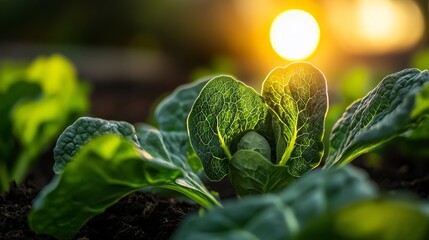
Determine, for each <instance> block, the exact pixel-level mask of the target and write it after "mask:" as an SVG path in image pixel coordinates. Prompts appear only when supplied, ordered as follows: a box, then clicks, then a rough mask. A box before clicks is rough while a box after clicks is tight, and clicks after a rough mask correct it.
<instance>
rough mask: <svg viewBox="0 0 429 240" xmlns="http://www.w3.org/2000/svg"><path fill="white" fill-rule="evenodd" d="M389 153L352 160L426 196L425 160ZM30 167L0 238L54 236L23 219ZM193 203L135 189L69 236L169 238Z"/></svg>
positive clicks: (32, 192)
mask: <svg viewBox="0 0 429 240" xmlns="http://www.w3.org/2000/svg"><path fill="white" fill-rule="evenodd" d="M388 155H389V159H384V160H382V161H381V162H380V164H379V165H378V167H371V166H369V165H368V162H367V161H366V160H364V159H363V158H361V159H358V160H356V161H355V162H354V163H353V164H354V165H356V166H358V167H361V168H364V169H365V170H366V171H367V172H368V174H369V175H370V177H371V179H372V180H374V181H375V182H376V183H377V185H378V186H379V187H380V188H381V189H382V190H384V191H386V192H387V191H406V192H413V193H415V194H417V195H419V196H420V197H422V198H426V199H427V198H429V175H428V174H427V173H428V172H429V162H428V161H424V160H422V161H414V163H416V162H419V164H413V162H410V161H404V159H403V158H402V157H403V156H402V154H401V153H400V152H397V151H395V150H394V149H389V154H388ZM35 172H36V173H42V172H43V170H40V167H39V169H38V170H37V168H36V171H33V174H32V175H31V176H30V179H29V180H27V181H26V183H25V184H23V185H21V186H16V185H15V184H12V186H11V190H10V191H9V192H8V193H7V194H3V195H2V196H1V197H0V214H1V215H2V216H0V219H1V220H0V221H1V222H0V239H53V238H50V237H48V236H37V235H35V234H34V233H33V232H32V231H31V230H30V229H29V227H28V225H27V215H28V213H29V211H30V209H31V202H32V200H33V199H34V198H35V197H36V196H37V194H38V192H39V191H40V189H41V187H42V186H38V184H35V182H36V183H37V182H38V183H40V182H46V179H44V178H46V177H45V176H42V175H39V176H37V175H34V173H35ZM38 178H40V179H38ZM211 187H212V188H214V189H215V190H218V191H220V192H221V196H222V197H226V198H228V197H232V195H233V194H234V193H233V190H232V188H231V186H229V184H228V182H227V181H223V182H222V183H220V184H217V185H215V186H213V185H212V186H211ZM198 208H199V207H198V206H197V205H195V204H189V203H186V202H182V201H178V200H177V199H175V198H162V197H160V196H159V195H153V194H150V193H141V192H135V193H133V194H131V195H129V196H127V197H125V198H124V199H122V200H121V201H119V202H118V203H116V204H115V205H113V206H112V207H110V208H108V209H107V210H106V211H105V213H103V214H101V215H99V216H97V217H95V218H94V219H92V220H90V221H89V222H88V223H87V224H86V225H85V226H84V227H83V228H82V229H81V230H80V231H79V233H78V234H77V235H76V236H75V237H74V238H73V239H107V238H110V239H169V237H170V236H171V234H172V233H173V232H174V230H175V229H176V228H177V226H178V224H179V223H180V221H181V220H182V219H183V218H184V217H186V216H187V215H188V214H190V213H193V212H196V211H198Z"/></svg>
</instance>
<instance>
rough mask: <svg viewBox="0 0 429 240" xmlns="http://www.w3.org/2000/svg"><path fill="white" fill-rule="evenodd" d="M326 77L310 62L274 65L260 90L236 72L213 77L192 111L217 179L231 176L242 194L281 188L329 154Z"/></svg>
mask: <svg viewBox="0 0 429 240" xmlns="http://www.w3.org/2000/svg"><path fill="white" fill-rule="evenodd" d="M327 103H328V98H327V91H326V80H325V77H324V76H323V74H322V73H321V72H320V70H319V69H317V68H316V67H314V66H313V65H311V64H309V63H292V64H289V65H288V66H287V67H285V68H281V67H279V68H276V69H274V70H273V71H272V72H271V73H270V74H269V75H268V76H267V78H266V79H265V81H264V83H263V86H262V93H261V95H260V94H258V93H257V92H256V91H255V90H253V89H252V88H250V87H248V86H246V85H245V84H244V83H242V82H240V81H237V80H235V79H234V78H232V77H229V76H219V77H215V78H213V79H212V80H211V81H209V82H208V83H207V84H206V86H205V87H204V88H203V89H202V91H201V93H200V95H199V96H198V98H197V99H196V100H195V103H194V105H193V106H192V109H191V112H190V113H189V117H188V131H189V138H190V142H191V145H192V147H193V149H194V150H195V152H196V154H197V155H198V157H199V158H200V160H201V162H202V164H203V166H204V171H205V174H206V175H207V177H208V178H209V179H210V180H213V181H218V180H221V179H222V178H223V177H225V176H226V175H229V177H230V180H231V183H232V184H233V186H234V187H235V189H236V191H237V192H238V193H239V194H241V195H243V194H249V193H267V192H273V191H279V190H281V189H283V188H284V187H285V186H287V185H288V184H289V183H290V182H292V181H293V179H294V177H298V176H301V175H302V174H304V173H306V172H307V171H309V170H311V169H313V168H314V167H316V166H317V165H318V164H319V163H320V161H321V158H322V154H323V142H322V137H323V133H324V121H325V116H326V111H327V106H328V104H327Z"/></svg>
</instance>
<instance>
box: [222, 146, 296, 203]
mask: <svg viewBox="0 0 429 240" xmlns="http://www.w3.org/2000/svg"><path fill="white" fill-rule="evenodd" d="M229 171H230V175H229V178H230V181H231V183H232V185H233V186H234V189H235V190H236V191H237V193H238V194H239V195H246V194H262V193H269V192H278V191H280V190H282V189H284V188H285V187H286V186H287V185H289V184H290V183H291V182H292V181H293V180H294V178H293V177H292V176H291V175H289V174H287V169H286V167H285V166H276V165H274V164H273V163H271V161H270V160H269V159H267V158H266V157H264V156H263V155H262V154H260V153H259V152H256V151H252V150H238V151H237V152H236V153H235V154H234V156H233V157H232V159H231V161H230V164H229Z"/></svg>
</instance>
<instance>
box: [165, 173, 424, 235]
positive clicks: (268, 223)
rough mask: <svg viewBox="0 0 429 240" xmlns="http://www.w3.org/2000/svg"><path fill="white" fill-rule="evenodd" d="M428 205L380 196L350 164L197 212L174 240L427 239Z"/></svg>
mask: <svg viewBox="0 0 429 240" xmlns="http://www.w3.org/2000/svg"><path fill="white" fill-rule="evenodd" d="M428 210H429V205H428V202H424V201H418V200H417V199H415V198H414V197H412V196H405V195H403V196H400V197H398V196H396V197H394V196H385V195H383V194H380V193H379V191H378V190H377V189H376V188H375V187H374V185H373V183H372V182H371V181H370V180H369V178H368V176H367V175H366V174H365V173H364V172H361V171H360V170H358V169H355V168H353V167H351V166H346V167H343V168H337V169H329V170H327V171H322V170H320V169H318V170H315V171H312V172H310V173H308V174H306V175H305V176H303V177H302V178H300V179H299V180H298V181H296V182H294V183H292V184H291V185H290V186H289V187H288V188H286V189H284V190H282V191H281V192H279V193H276V194H267V195H262V196H245V197H243V198H241V199H239V200H235V201H230V202H228V203H225V205H224V206H223V207H215V208H212V209H209V210H208V211H206V212H203V213H201V212H200V213H199V214H198V215H197V214H193V215H191V216H189V217H188V218H186V219H185V220H184V221H183V222H182V223H181V225H180V226H179V228H178V230H177V231H176V233H175V234H174V235H173V238H172V239H188V240H193V239H195V240H196V239H249V240H250V239H272V240H274V239H294V240H297V239H341V240H353V239H354V240H356V239H361V240H402V239H410V240H411V239H412V240H423V239H428V237H429V211H428Z"/></svg>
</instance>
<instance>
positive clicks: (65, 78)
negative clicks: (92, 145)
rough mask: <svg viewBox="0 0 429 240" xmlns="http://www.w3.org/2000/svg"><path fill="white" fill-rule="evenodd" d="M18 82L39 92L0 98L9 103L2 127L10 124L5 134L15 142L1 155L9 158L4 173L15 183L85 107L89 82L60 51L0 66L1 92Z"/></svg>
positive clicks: (21, 178)
mask: <svg viewBox="0 0 429 240" xmlns="http://www.w3.org/2000/svg"><path fill="white" fill-rule="evenodd" d="M19 82H25V83H27V84H34V85H37V86H39V88H40V94H38V95H37V97H34V98H31V99H26V100H25V101H23V99H20V98H16V96H18V95H15V96H14V97H10V95H9V96H5V97H7V98H8V99H7V100H1V102H9V103H8V104H12V105H11V108H10V109H9V111H8V112H7V113H4V114H3V115H4V116H7V117H6V118H5V119H7V120H8V121H10V123H11V124H10V125H8V126H3V127H7V128H9V130H8V131H7V132H9V133H10V134H8V138H9V139H10V141H13V142H14V143H15V147H14V149H13V152H12V153H9V154H8V155H9V156H5V155H3V154H2V156H1V159H6V158H9V160H8V161H10V162H11V163H9V166H8V168H9V169H8V172H9V173H7V174H8V175H10V179H11V180H12V179H13V180H15V181H16V182H18V183H19V182H21V181H23V180H24V178H25V176H26V174H27V172H28V170H29V169H30V168H31V166H32V165H33V164H34V163H35V162H36V161H37V160H38V158H39V157H40V154H41V153H42V152H43V151H45V150H46V149H47V147H48V146H49V145H50V144H52V143H53V141H54V139H55V138H56V137H57V136H58V135H59V134H60V132H61V130H63V129H64V128H65V127H66V126H67V125H68V124H70V122H72V121H74V120H75V119H76V118H77V117H78V116H80V115H81V114H82V113H84V112H86V111H87V109H88V99H87V94H88V86H87V85H84V84H81V83H79V81H78V79H77V74H76V71H75V70H74V67H73V66H72V64H71V63H69V61H68V60H67V59H66V58H64V57H63V56H61V55H57V54H54V55H52V56H50V57H39V58H37V59H36V60H35V61H33V62H32V63H31V64H30V65H29V66H28V67H24V66H19V65H17V64H15V65H14V64H6V65H2V66H0V92H5V91H9V90H11V89H10V87H11V86H13V85H14V84H16V83H19ZM10 101H16V102H13V103H11V102H10ZM3 115H2V116H3ZM1 145H2V144H1ZM11 159H12V160H11ZM2 164H3V163H1V164H0V165H2Z"/></svg>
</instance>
